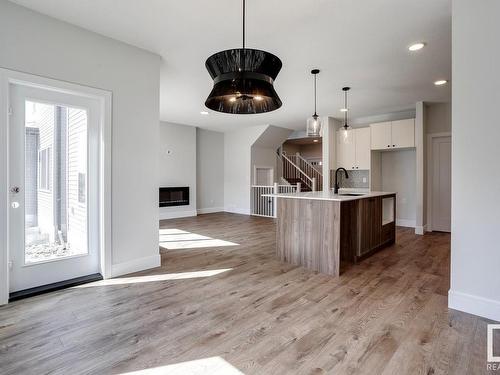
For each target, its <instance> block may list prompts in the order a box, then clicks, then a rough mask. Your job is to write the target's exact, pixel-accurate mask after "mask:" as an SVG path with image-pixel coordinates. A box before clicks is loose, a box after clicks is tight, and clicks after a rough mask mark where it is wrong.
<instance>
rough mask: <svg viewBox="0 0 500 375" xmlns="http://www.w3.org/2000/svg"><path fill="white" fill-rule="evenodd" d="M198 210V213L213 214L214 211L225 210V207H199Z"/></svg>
mask: <svg viewBox="0 0 500 375" xmlns="http://www.w3.org/2000/svg"><path fill="white" fill-rule="evenodd" d="M196 211H197V212H198V215H203V214H213V213H214V212H223V211H224V207H209V208H198V209H197V210H196Z"/></svg>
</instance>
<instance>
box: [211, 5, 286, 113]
mask: <svg viewBox="0 0 500 375" xmlns="http://www.w3.org/2000/svg"><path fill="white" fill-rule="evenodd" d="M205 66H206V68H207V70H208V73H209V74H210V76H211V77H212V79H213V80H214V87H213V89H212V91H211V92H210V95H209V96H208V98H207V100H206V102H205V105H206V106H207V107H208V108H210V109H212V110H214V111H218V112H224V113H232V114H255V113H264V112H271V111H274V110H276V109H278V108H280V107H281V105H282V103H281V99H280V98H279V96H278V94H277V93H276V91H275V90H274V86H273V83H274V80H275V79H276V77H277V76H278V73H279V72H280V70H281V67H282V63H281V60H280V59H279V58H278V57H277V56H275V55H273V54H272V53H269V52H266V51H261V50H256V49H248V48H246V47H245V0H243V48H237V49H229V50H226V51H221V52H218V53H216V54H214V55H212V56H210V57H209V58H208V59H207V61H206V63H205Z"/></svg>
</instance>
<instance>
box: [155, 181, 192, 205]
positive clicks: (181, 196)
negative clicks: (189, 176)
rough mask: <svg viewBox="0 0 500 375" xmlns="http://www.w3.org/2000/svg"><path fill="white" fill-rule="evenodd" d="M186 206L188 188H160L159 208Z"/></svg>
mask: <svg viewBox="0 0 500 375" xmlns="http://www.w3.org/2000/svg"><path fill="white" fill-rule="evenodd" d="M188 205H189V186H183V187H161V188H160V207H170V206H188Z"/></svg>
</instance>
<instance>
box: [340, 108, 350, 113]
mask: <svg viewBox="0 0 500 375" xmlns="http://www.w3.org/2000/svg"><path fill="white" fill-rule="evenodd" d="M347 111H348V109H347V108H340V112H347Z"/></svg>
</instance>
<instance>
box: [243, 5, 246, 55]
mask: <svg viewBox="0 0 500 375" xmlns="http://www.w3.org/2000/svg"><path fill="white" fill-rule="evenodd" d="M245 3H246V1H245V0H243V49H245Z"/></svg>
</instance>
